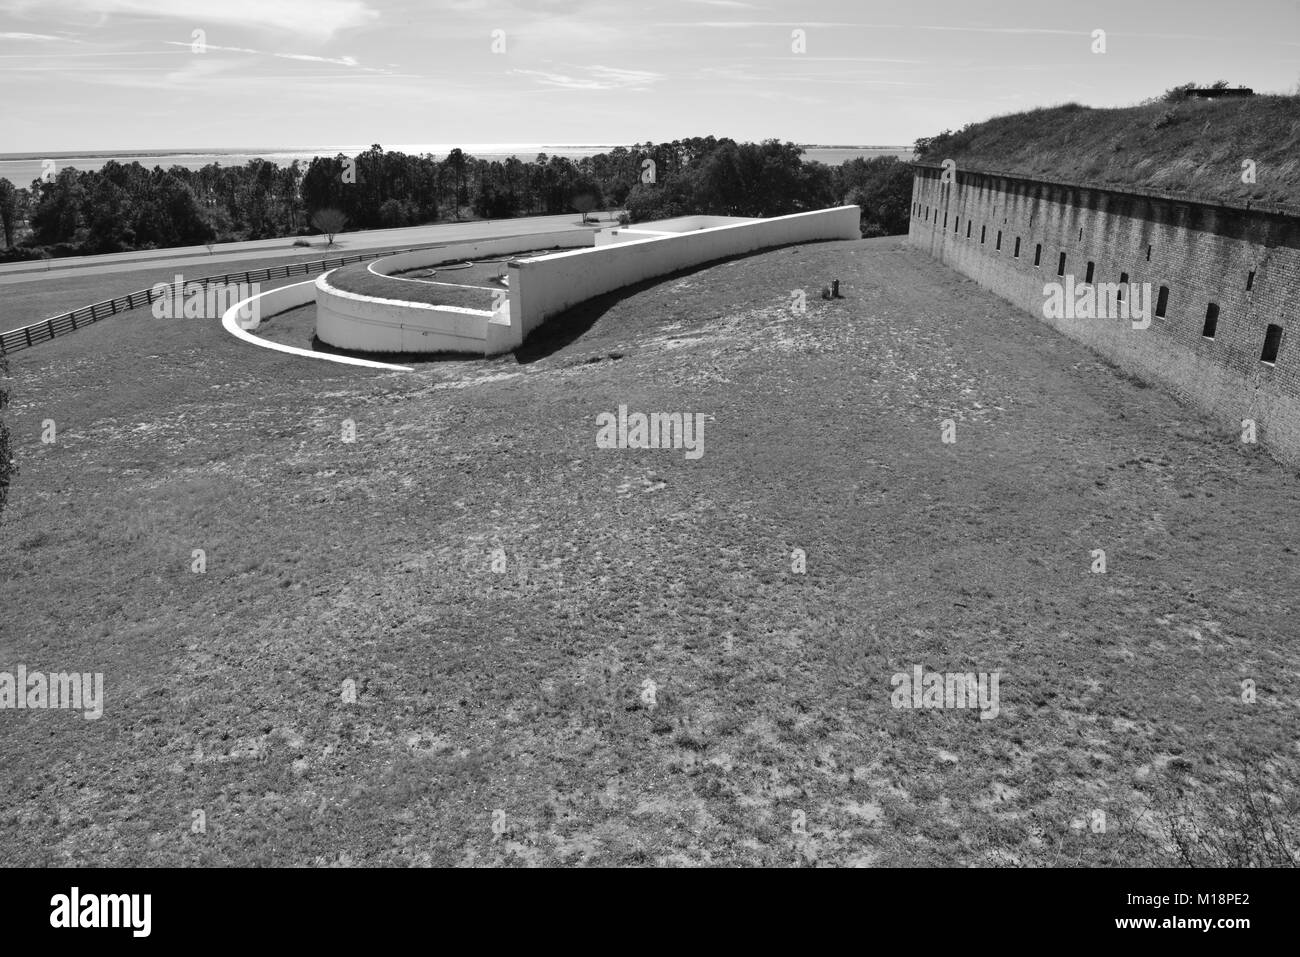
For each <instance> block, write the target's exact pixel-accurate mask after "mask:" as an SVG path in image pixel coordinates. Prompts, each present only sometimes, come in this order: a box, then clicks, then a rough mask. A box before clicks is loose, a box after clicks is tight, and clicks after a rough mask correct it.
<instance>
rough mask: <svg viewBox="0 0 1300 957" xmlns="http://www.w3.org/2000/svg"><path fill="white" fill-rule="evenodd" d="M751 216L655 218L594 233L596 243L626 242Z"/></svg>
mask: <svg viewBox="0 0 1300 957" xmlns="http://www.w3.org/2000/svg"><path fill="white" fill-rule="evenodd" d="M755 222H758V220H757V219H755V218H754V217H751V216H674V217H673V218H672V219H656V220H652V221H651V222H648V223H633V224H632V225H630V226H611V227H609V228H608V229H602V230H601V231H600V232H598V233H596V245H597V246H608V245H609V244H611V243H627V242H632V241H633V240H637V239H651V238H653V237H655V236H666V235H669V234H672V233H687V232H692V231H694V230H697V229H711V228H712V227H714V226H727V225H729V224H731V223H755Z"/></svg>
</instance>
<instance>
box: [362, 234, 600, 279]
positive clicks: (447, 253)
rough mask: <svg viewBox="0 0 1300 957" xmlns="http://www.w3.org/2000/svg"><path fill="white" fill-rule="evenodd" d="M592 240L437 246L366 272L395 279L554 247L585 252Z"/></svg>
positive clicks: (538, 237)
mask: <svg viewBox="0 0 1300 957" xmlns="http://www.w3.org/2000/svg"><path fill="white" fill-rule="evenodd" d="M591 237H592V231H591V230H590V229H563V230H559V231H557V232H551V233H533V234H531V235H528V236H507V237H505V238H504V239H483V240H479V241H478V242H473V243H455V244H453V245H450V246H435V247H433V248H431V249H417V250H415V251H414V252H409V253H398V254H397V255H395V256H384V257H383V258H381V259H376V260H374V261H373V262H371V263H370V265H369V266H367V267H366V268H367V269H369V270H370V271H371V272H372V273H374V274H375V275H377V276H391V275H392V274H393V273H395V272H403V271H405V270H407V269H419V268H420V267H421V266H432V265H434V264H435V263H445V262H453V261H460V260H466V259H485V258H487V257H489V256H498V255H509V254H511V253H518V252H525V251H527V250H529V249H549V248H551V247H552V246H560V247H562V248H565V249H578V248H583V249H585V248H588V247H590V246H591V244H592V241H591ZM398 278H400V277H398ZM415 281H418V280H415Z"/></svg>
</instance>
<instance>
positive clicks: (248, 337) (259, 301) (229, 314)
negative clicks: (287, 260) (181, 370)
mask: <svg viewBox="0 0 1300 957" xmlns="http://www.w3.org/2000/svg"><path fill="white" fill-rule="evenodd" d="M315 295H316V281H315V280H313V279H308V280H307V281H306V282H296V283H294V284H293V285H291V286H279V287H277V288H275V289H270V290H267V291H266V292H263V293H259V294H258V295H256V296H249V297H248V298H247V299H241V300H240V301H239V302H237V303H235V304H234V305H233V306H231V307H230V308H229V309H227V310H226V311H225V313H224V314H223V315H222V317H221V325H222V327H223V328H224V329H225V330H226V331H227V332H229V333H230V334H231V335H232V336H234V337H235V338H236V339H243V340H244V341H245V342H248V343H252V344H253V345H255V346H259V347H261V348H263V349H270V350H272V351H274V352H286V353H288V354H289V355H294V356H306V357H307V358H311V359H324V360H326V361H327V362H337V363H340V364H342V365H349V366H365V367H366V368H368V369H393V370H396V371H399V372H411V371H412V369H411V368H410V367H409V366H398V365H391V364H390V363H387V362H372V361H370V360H369V359H356V358H353V357H352V356H332V355H328V354H326V353H323V352H313V351H312V350H310V349H299V348H297V347H295V346H286V345H283V344H282V343H279V342H271V341H270V340H269V339H263V338H262V337H261V336H255V335H253V333H252V331H251V330H253V329H256V328H257V327H258V326H259V325H261V322H262V320H263V319H269V318H270V317H271V316H274V315H275V314H276V313H279V312H285V311H287V310H289V309H295V308H297V307H298V306H305V305H307V303H309V302H311V301H312V299H313V298H314V297H315ZM250 304H252V305H253V307H254V308H252V309H251V310H250V309H246V308H245V307H246V306H249V305H250ZM250 311H251V312H252V314H253V315H252V317H251V318H249V319H245V318H244V315H241V313H247V312H250Z"/></svg>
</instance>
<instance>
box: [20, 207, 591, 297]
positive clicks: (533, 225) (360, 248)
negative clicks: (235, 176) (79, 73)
mask: <svg viewBox="0 0 1300 957" xmlns="http://www.w3.org/2000/svg"><path fill="white" fill-rule="evenodd" d="M606 215H610V214H606ZM613 224H614V220H610V219H602V220H601V221H600V223H599V225H600V227H601V228H604V227H607V226H611V225H613ZM569 227H572V228H574V229H580V228H582V227H581V226H580V224H579V221H578V217H577V215H575V214H574V213H564V214H562V215H559V216H526V217H520V218H517V219H491V220H478V221H475V222H465V223H434V224H430V225H427V226H407V227H405V228H402V229H367V230H362V231H359V232H355V233H339V234H338V235H337V236H336V237H335V243H334V245H333V246H330V247H328V248H327V247H326V246H325V240H324V238H323V237H320V236H311V237H307V238H308V239H310V240H311V244H312V245H311V248H307V247H304V246H295V245H294V244H293V241H294V239H295V238H297V237H293V236H288V237H281V238H278V239H257V240H251V241H248V242H242V243H220V244H218V245H215V246H213V247H212V252H211V253H209V252H208V249H207V247H206V246H182V247H177V248H175V249H146V250H142V251H139V252H130V253H108V254H106V255H103V256H69V257H67V258H66V259H48V260H43V261H39V262H20V263H10V264H8V265H5V266H0V285H4V284H7V283H15V282H32V281H34V280H41V279H56V278H60V277H64V278H66V277H70V276H93V275H96V274H103V273H123V272H132V271H134V270H141V269H157V268H158V267H159V266H163V267H170V266H186V267H191V268H192V267H193V266H194V265H195V264H196V262H198V261H199V260H202V261H203V262H204V263H212V264H213V265H216V264H218V263H223V262H233V261H236V260H246V259H249V258H253V257H255V258H259V259H266V260H268V261H270V260H274V259H278V258H284V259H288V258H292V257H301V256H304V255H308V254H311V253H313V252H318V253H319V254H320V258H321V259H333V258H335V257H338V256H350V255H354V254H356V253H359V252H366V251H368V250H374V249H403V248H405V247H407V246H427V245H430V244H434V243H453V242H463V241H467V240H474V239H489V238H493V237H497V236H521V235H527V234H529V233H549V232H557V231H560V230H563V229H566V228H569ZM586 228H587V229H594V228H595V227H594V226H592V225H588V226H587V227H586ZM207 272H220V270H219V269H213V270H207Z"/></svg>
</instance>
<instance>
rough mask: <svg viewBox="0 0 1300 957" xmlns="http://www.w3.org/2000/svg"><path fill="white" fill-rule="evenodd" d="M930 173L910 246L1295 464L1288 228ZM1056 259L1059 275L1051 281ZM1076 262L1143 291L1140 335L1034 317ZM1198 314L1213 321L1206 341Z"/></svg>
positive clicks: (1077, 269)
mask: <svg viewBox="0 0 1300 957" xmlns="http://www.w3.org/2000/svg"><path fill="white" fill-rule="evenodd" d="M941 173H942V171H941V170H940V169H937V168H933V167H927V166H919V165H918V166H917V167H916V176H915V179H914V182H913V186H912V202H913V207H912V217H911V226H910V229H909V231H908V238H909V241H910V242H911V243H912V244H913V245H915V246H918V247H920V248H922V249H924V250H926V251H927V252H929V253H930V255H932V256H934V257H935V258H937V259H939V260H940V261H941V262H944V263H946V264H947V265H949V266H951V267H952V268H954V269H956V270H957V271H958V272H961V273H963V274H964V275H966V276H969V277H970V278H971V279H974V280H975V281H976V282H978V283H979V284H980V285H981V286H984V287H985V288H987V289H989V290H991V291H992V292H994V293H996V294H998V295H999V296H1001V297H1003V298H1004V299H1007V300H1008V301H1010V302H1011V303H1013V304H1015V305H1017V306H1019V307H1021V308H1023V309H1025V310H1028V311H1029V312H1032V313H1033V314H1034V315H1035V316H1037V317H1038V318H1039V319H1040V320H1042V321H1044V322H1048V323H1050V324H1051V325H1052V326H1054V327H1055V328H1057V329H1059V330H1060V331H1061V332H1063V333H1065V334H1066V335H1068V336H1070V337H1071V338H1073V339H1077V340H1078V341H1080V342H1083V343H1085V344H1087V345H1088V346H1090V347H1092V348H1093V349H1095V350H1096V351H1098V352H1099V353H1101V354H1102V355H1104V356H1106V357H1107V358H1109V359H1111V360H1112V361H1114V362H1116V363H1117V364H1118V365H1119V366H1120V367H1121V368H1123V369H1125V370H1126V371H1129V372H1132V373H1136V374H1138V375H1141V376H1142V377H1143V378H1146V379H1150V380H1153V381H1156V382H1159V383H1160V384H1162V385H1164V386H1165V387H1167V388H1169V389H1170V390H1172V391H1173V392H1174V393H1175V394H1177V395H1178V396H1179V397H1180V398H1182V399H1184V400H1185V401H1188V402H1190V403H1192V404H1193V405H1195V406H1197V407H1199V408H1200V409H1201V410H1203V411H1205V412H1207V413H1208V414H1210V415H1211V416H1212V417H1213V418H1214V419H1215V421H1216V422H1218V423H1219V424H1220V425H1221V426H1222V427H1223V428H1224V430H1225V431H1230V432H1232V433H1235V434H1238V435H1239V434H1240V433H1241V431H1242V426H1241V423H1242V420H1243V419H1252V420H1254V421H1255V423H1256V431H1257V435H1258V438H1259V441H1260V442H1262V443H1263V444H1264V445H1265V446H1266V447H1267V448H1268V449H1269V450H1270V451H1271V452H1272V453H1273V454H1274V455H1276V456H1277V457H1278V458H1279V459H1281V460H1283V461H1286V462H1289V463H1292V464H1300V335H1297V333H1298V332H1300V322H1298V321H1296V320H1300V218H1298V217H1296V216H1293V215H1288V214H1287V213H1286V212H1283V211H1280V210H1277V209H1273V208H1267V209H1247V208H1244V207H1233V206H1224V205H1216V204H1213V203H1207V202H1197V201H1188V200H1180V199H1174V198H1169V197H1164V196H1157V195H1153V194H1149V193H1142V192H1122V191H1119V190H1111V189H1104V188H1100V187H1085V186H1077V185H1070V184H1065V183H1054V182H1047V181H1042V180H1031V179H1024V178H1021V177H1017V176H1009V175H1003V174H994V173H982V172H963V171H960V170H959V171H957V172H956V175H955V176H954V177H953V179H954V182H951V183H944V182H942V178H943V177H942V175H941ZM999 231H1000V232H1001V234H1002V239H1001V249H999V248H997V247H998V233H999ZM981 236H982V237H983V241H982V242H981ZM1017 240H1019V244H1020V250H1019V253H1020V254H1019V256H1018V257H1017V256H1016V255H1015V253H1016V243H1017ZM1040 247H1041V251H1040ZM1062 253H1064V254H1065V274H1066V275H1065V276H1058V274H1057V273H1058V265H1059V257H1060V255H1061V254H1062ZM1036 254H1037V255H1038V265H1037V266H1035V256H1036ZM1089 262H1091V263H1092V264H1093V270H1094V277H1093V282H1094V284H1100V283H1118V282H1119V281H1120V278H1121V274H1124V273H1127V274H1128V281H1129V282H1131V283H1149V284H1150V286H1151V290H1152V300H1153V301H1152V303H1151V306H1152V308H1153V317H1152V318H1151V320H1150V325H1149V326H1148V327H1147V328H1145V329H1137V328H1133V324H1132V323H1131V322H1130V321H1127V320H1121V319H1113V318H1112V319H1094V318H1051V319H1049V318H1046V317H1044V312H1043V307H1044V302H1045V301H1046V299H1047V293H1046V292H1045V290H1044V285H1045V284H1048V283H1060V284H1063V285H1064V284H1066V283H1067V278H1069V277H1072V279H1073V283H1074V284H1075V286H1076V288H1077V287H1078V286H1081V285H1082V284H1083V283H1084V281H1085V278H1086V271H1087V268H1088V263H1089ZM1252 272H1253V273H1254V277H1253V279H1252V278H1251V277H1250V274H1251V273H1252ZM1248 283H1249V288H1247V285H1248ZM1161 286H1165V287H1168V290H1169V292H1168V303H1167V308H1166V313H1165V316H1164V318H1155V317H1154V306H1155V301H1154V300H1156V299H1157V298H1158V295H1159V290H1160V287H1161ZM1211 303H1214V304H1216V305H1217V306H1218V318H1217V326H1216V328H1215V329H1214V336H1213V338H1208V337H1206V336H1205V335H1203V333H1204V332H1205V323H1206V313H1207V310H1208V309H1209V306H1210V304H1211ZM1270 324H1274V325H1277V326H1279V327H1280V328H1281V330H1282V339H1281V344H1280V347H1279V349H1278V354H1277V358H1276V361H1275V362H1273V363H1268V362H1264V361H1261V354H1262V351H1263V348H1264V340H1265V332H1266V329H1267V327H1268V326H1269V325H1270Z"/></svg>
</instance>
